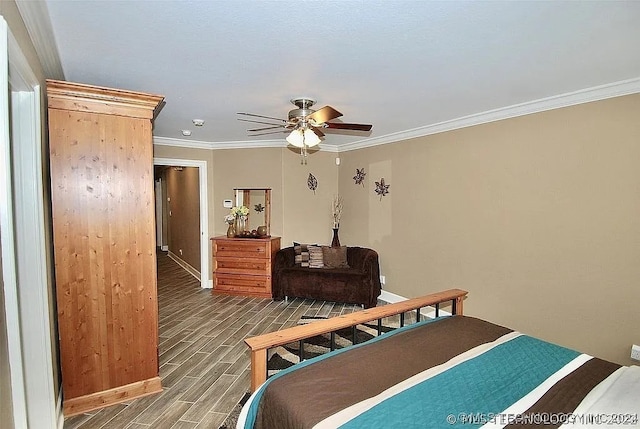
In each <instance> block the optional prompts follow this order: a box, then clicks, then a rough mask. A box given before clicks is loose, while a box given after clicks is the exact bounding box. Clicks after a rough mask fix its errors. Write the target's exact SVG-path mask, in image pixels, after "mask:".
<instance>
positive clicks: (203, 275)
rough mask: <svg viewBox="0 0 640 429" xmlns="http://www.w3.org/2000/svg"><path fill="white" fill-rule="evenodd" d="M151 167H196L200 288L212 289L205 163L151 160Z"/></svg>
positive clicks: (180, 160) (161, 159)
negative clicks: (198, 192) (198, 201)
mask: <svg viewBox="0 0 640 429" xmlns="http://www.w3.org/2000/svg"><path fill="white" fill-rule="evenodd" d="M153 165H166V166H176V167H197V168H198V178H199V187H200V189H199V191H200V286H201V287H202V288H203V289H211V288H213V279H211V278H210V276H211V258H210V257H209V204H208V198H207V191H208V186H207V183H208V174H207V161H202V160H196V159H179V158H156V157H154V158H153Z"/></svg>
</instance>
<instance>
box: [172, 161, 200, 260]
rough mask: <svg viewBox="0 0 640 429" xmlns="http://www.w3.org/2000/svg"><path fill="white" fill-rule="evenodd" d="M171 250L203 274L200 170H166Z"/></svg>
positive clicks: (192, 168)
mask: <svg viewBox="0 0 640 429" xmlns="http://www.w3.org/2000/svg"><path fill="white" fill-rule="evenodd" d="M164 176H165V178H166V185H167V200H168V201H167V200H165V201H167V209H168V210H169V213H170V216H169V218H168V233H169V236H168V239H169V251H170V252H172V253H173V254H175V255H176V256H178V257H179V258H180V259H182V260H183V261H184V262H186V263H187V264H189V265H191V266H192V267H193V268H195V269H196V270H197V271H198V272H199V271H200V177H199V173H198V168H197V167H184V168H182V169H175V168H167V169H165V170H164Z"/></svg>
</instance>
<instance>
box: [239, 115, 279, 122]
mask: <svg viewBox="0 0 640 429" xmlns="http://www.w3.org/2000/svg"><path fill="white" fill-rule="evenodd" d="M237 114H238V115H244V116H253V117H256V118H265V119H272V120H274V121H280V122H285V123H286V122H287V120H286V119H281V118H273V117H271V116H264V115H256V114H253V113H245V112H238V113H237Z"/></svg>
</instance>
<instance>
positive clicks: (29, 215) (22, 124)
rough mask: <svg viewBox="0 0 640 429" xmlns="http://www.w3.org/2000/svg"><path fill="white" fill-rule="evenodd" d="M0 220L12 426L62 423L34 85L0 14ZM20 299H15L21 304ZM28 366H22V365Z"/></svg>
mask: <svg viewBox="0 0 640 429" xmlns="http://www.w3.org/2000/svg"><path fill="white" fill-rule="evenodd" d="M0 38H1V39H2V42H0V65H1V67H0V68H2V72H1V73H0V87H2V88H7V90H2V91H0V93H1V94H0V106H2V109H0V110H4V111H5V114H3V115H1V116H2V117H1V118H0V139H1V140H2V141H1V142H0V166H1V167H2V170H4V171H5V173H4V175H2V177H1V178H0V200H1V201H2V204H1V206H2V207H3V208H4V210H3V209H2V208H0V227H1V228H2V260H3V264H2V265H3V273H2V274H3V281H4V289H5V313H6V318H7V326H10V327H11V329H8V330H7V337H8V338H7V342H8V348H9V361H10V365H11V368H10V373H11V387H12V392H11V397H12V402H13V414H14V415H13V418H14V425H15V427H62V424H63V415H62V403H61V398H62V392H61V391H58V393H59V394H58V397H57V398H56V394H55V391H56V386H55V383H56V382H57V380H54V377H55V371H54V367H53V366H54V362H55V361H56V360H57V359H56V356H55V355H54V353H53V342H54V341H55V335H53V331H52V321H53V320H52V317H53V315H52V310H53V308H54V307H53V302H54V301H55V299H54V297H53V296H52V294H53V289H52V288H53V284H52V282H53V280H52V276H51V265H50V261H49V260H48V259H47V248H49V242H48V241H47V231H46V225H47V223H46V221H45V207H44V205H45V201H44V198H45V193H44V180H43V159H42V151H43V141H42V126H43V124H42V122H41V118H42V117H43V112H42V97H43V94H42V88H41V86H40V82H39V81H38V78H37V77H36V75H35V73H34V71H33V70H32V69H31V67H30V65H29V62H28V60H27V59H26V57H25V56H24V54H23V53H22V51H21V49H20V46H19V44H18V42H17V40H16V39H15V38H14V36H13V35H12V34H11V30H10V29H9V28H8V25H7V23H6V21H4V19H2V18H1V17H0ZM21 304H22V305H21ZM27 369H28V371H27Z"/></svg>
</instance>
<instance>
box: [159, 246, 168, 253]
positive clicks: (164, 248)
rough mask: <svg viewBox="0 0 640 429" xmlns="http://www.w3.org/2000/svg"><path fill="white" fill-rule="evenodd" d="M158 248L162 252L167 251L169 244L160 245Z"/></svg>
mask: <svg viewBox="0 0 640 429" xmlns="http://www.w3.org/2000/svg"><path fill="white" fill-rule="evenodd" d="M160 249H162V251H163V252H168V251H169V246H166V245H165V246H160Z"/></svg>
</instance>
